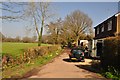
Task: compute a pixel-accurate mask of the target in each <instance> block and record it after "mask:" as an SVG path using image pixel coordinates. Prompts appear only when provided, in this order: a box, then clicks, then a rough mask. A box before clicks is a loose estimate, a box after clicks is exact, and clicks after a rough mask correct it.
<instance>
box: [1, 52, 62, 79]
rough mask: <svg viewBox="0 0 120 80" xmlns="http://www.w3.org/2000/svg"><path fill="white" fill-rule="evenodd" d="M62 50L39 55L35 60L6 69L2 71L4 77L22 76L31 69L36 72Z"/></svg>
mask: <svg viewBox="0 0 120 80" xmlns="http://www.w3.org/2000/svg"><path fill="white" fill-rule="evenodd" d="M61 51H62V50H58V51H56V52H54V53H49V54H47V55H44V56H43V57H38V58H36V59H34V60H31V63H24V64H21V65H18V66H15V67H13V68H10V69H7V70H4V71H3V73H2V75H3V78H11V76H13V77H14V78H21V77H23V75H25V74H26V73H27V72H29V71H30V70H34V72H36V71H35V70H36V69H38V68H39V67H41V66H43V65H45V64H47V63H48V62H50V61H51V60H52V59H53V58H54V57H56V56H57V55H59V54H60V53H61ZM37 71H38V70H37ZM29 74H31V73H29Z"/></svg>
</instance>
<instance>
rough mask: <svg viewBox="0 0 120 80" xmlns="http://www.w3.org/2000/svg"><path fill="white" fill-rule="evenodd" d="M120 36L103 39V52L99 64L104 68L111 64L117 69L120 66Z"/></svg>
mask: <svg viewBox="0 0 120 80" xmlns="http://www.w3.org/2000/svg"><path fill="white" fill-rule="evenodd" d="M119 61H120V37H109V38H106V39H105V40H104V47H103V54H102V55H101V64H102V67H103V68H104V69H106V70H107V69H108V66H113V67H115V68H116V69H119V70H120V68H119V66H120V62H119Z"/></svg>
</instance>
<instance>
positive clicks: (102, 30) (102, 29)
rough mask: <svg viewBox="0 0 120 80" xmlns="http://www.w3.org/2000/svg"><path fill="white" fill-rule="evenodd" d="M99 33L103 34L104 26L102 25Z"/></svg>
mask: <svg viewBox="0 0 120 80" xmlns="http://www.w3.org/2000/svg"><path fill="white" fill-rule="evenodd" d="M101 32H104V24H103V25H102V28H101Z"/></svg>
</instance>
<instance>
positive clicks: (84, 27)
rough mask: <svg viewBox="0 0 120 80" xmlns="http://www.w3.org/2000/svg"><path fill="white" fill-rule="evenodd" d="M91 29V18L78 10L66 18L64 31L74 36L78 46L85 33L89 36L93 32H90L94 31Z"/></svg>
mask: <svg viewBox="0 0 120 80" xmlns="http://www.w3.org/2000/svg"><path fill="white" fill-rule="evenodd" d="M91 27H92V20H91V19H90V18H89V16H88V15H86V14H84V13H83V12H80V11H79V10H76V11H74V12H72V13H71V14H70V15H67V17H66V18H65V21H64V28H63V30H64V31H65V32H67V33H68V35H72V37H74V40H75V41H76V45H78V40H79V38H80V36H81V35H83V34H85V33H87V34H89V33H90V32H91V31H90V30H92V29H91ZM69 33H70V34H69Z"/></svg>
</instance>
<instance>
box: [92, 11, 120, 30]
mask: <svg viewBox="0 0 120 80" xmlns="http://www.w3.org/2000/svg"><path fill="white" fill-rule="evenodd" d="M118 15H120V12H118V13H116V14H114V15H113V16H111V17H109V18H107V19H106V20H104V21H103V22H101V23H100V24H98V25H97V26H96V27H94V29H95V28H97V27H98V26H99V25H101V24H102V23H104V22H105V21H107V20H109V19H110V18H112V17H114V16H115V17H116V16H118Z"/></svg>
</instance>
